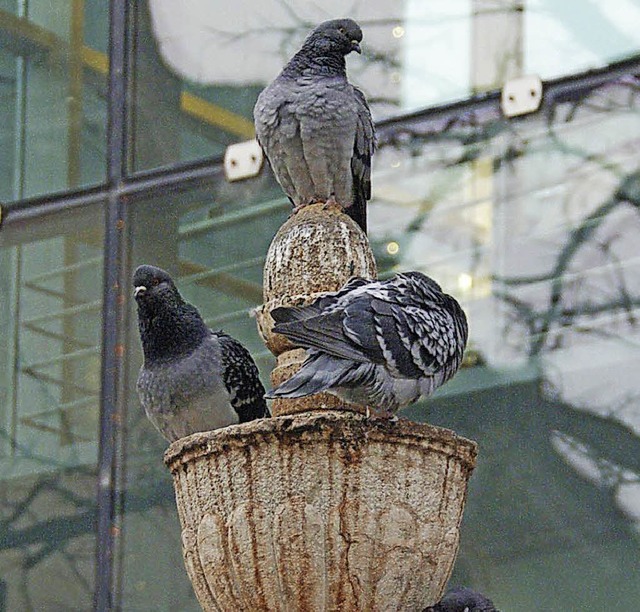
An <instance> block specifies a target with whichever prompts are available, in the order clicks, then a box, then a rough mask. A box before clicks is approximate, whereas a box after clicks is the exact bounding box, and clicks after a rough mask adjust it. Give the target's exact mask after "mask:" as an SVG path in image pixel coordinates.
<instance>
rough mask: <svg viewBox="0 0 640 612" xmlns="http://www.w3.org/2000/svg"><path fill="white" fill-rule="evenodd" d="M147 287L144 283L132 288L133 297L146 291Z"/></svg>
mask: <svg viewBox="0 0 640 612" xmlns="http://www.w3.org/2000/svg"><path fill="white" fill-rule="evenodd" d="M146 292H147V288H146V287H145V286H144V285H140V286H139V287H136V288H135V289H134V290H133V297H134V298H137V297H138V296H139V295H141V294H143V293H146Z"/></svg>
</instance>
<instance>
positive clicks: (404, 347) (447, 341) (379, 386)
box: [265, 272, 468, 417]
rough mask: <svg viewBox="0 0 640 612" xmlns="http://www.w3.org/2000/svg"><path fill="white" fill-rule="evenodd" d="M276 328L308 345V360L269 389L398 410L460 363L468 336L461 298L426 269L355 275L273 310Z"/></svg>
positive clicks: (426, 392) (275, 395)
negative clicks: (382, 277)
mask: <svg viewBox="0 0 640 612" xmlns="http://www.w3.org/2000/svg"><path fill="white" fill-rule="evenodd" d="M271 316H272V317H273V319H274V321H275V322H276V324H275V326H274V328H273V331H274V332H277V333H279V334H283V335H284V336H286V337H287V338H288V339H289V340H290V341H291V342H292V343H293V344H295V345H296V346H299V347H302V348H306V349H307V356H306V359H305V361H304V363H303V364H302V367H301V368H300V370H299V371H298V372H296V373H295V374H294V375H293V376H292V377H291V378H289V379H288V380H286V381H284V382H283V383H282V384H280V385H279V386H278V387H276V388H275V389H272V390H271V391H270V392H269V393H268V394H267V395H266V396H265V397H267V398H270V399H273V398H278V397H280V398H295V397H303V396H306V395H311V394H313V393H318V392H320V391H328V392H329V393H331V394H333V395H336V396H338V397H339V398H341V399H342V400H345V401H347V402H352V403H355V404H361V405H365V406H368V407H371V408H374V409H377V410H379V411H382V412H383V413H384V414H386V415H387V416H389V417H393V415H394V414H395V412H396V411H398V410H400V409H401V408H404V407H405V406H407V405H409V404H411V403H413V402H415V401H416V400H417V399H418V398H420V397H421V396H422V397H427V396H429V395H431V394H432V393H433V392H434V391H435V390H436V389H437V388H438V387H440V386H441V385H442V384H444V383H445V382H447V381H448V380H449V379H450V378H451V377H452V376H453V375H454V374H455V373H456V371H457V370H458V368H459V367H460V364H461V362H462V355H463V352H464V348H465V346H466V343H467V336H468V327H467V318H466V316H465V314H464V312H463V310H462V308H461V307H460V304H458V302H457V301H456V300H455V299H454V298H453V297H451V296H450V295H447V294H446V293H443V292H442V289H441V288H440V285H438V283H436V282H435V281H434V280H433V279H431V278H429V277H428V276H426V275H425V274H422V273H421V272H405V273H401V274H397V275H396V276H394V277H392V278H391V279H389V280H386V281H367V280H365V279H363V278H359V277H354V278H352V279H351V280H350V281H348V282H347V284H346V285H345V286H344V287H343V288H342V289H340V290H339V291H336V292H332V293H326V294H324V295H322V296H320V297H319V298H317V299H316V300H315V301H314V302H313V303H311V304H309V305H308V306H298V307H279V308H274V309H273V310H272V311H271Z"/></svg>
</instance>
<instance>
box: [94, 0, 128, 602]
mask: <svg viewBox="0 0 640 612" xmlns="http://www.w3.org/2000/svg"><path fill="white" fill-rule="evenodd" d="M127 16H128V12H127V0H111V16H110V35H109V40H110V49H109V88H108V92H109V93H108V126H107V182H108V186H109V199H108V202H107V210H106V219H105V221H106V226H105V245H104V253H105V257H104V281H103V282H104V293H103V320H102V354H103V359H102V409H101V413H100V445H99V454H98V492H97V503H98V525H97V552H96V585H95V596H94V609H95V610H98V611H100V612H102V611H104V610H112V609H114V607H115V598H116V593H115V571H114V562H115V557H116V555H115V550H116V536H117V533H118V532H119V528H118V526H117V524H116V520H117V513H118V504H119V494H118V479H117V475H118V471H119V453H118V448H119V440H120V432H121V428H120V426H119V423H120V421H121V419H120V413H119V405H120V403H121V396H122V388H123V373H124V367H123V359H124V349H123V343H122V338H123V333H124V322H125V304H126V300H125V299H124V291H125V290H126V289H125V288H126V281H125V279H124V278H123V277H124V272H125V265H124V258H125V255H126V239H125V236H126V234H125V232H126V230H127V218H126V213H127V211H126V207H125V206H124V203H123V199H122V198H121V197H120V187H121V184H122V180H123V178H124V174H125V155H126V148H125V145H126V142H127V140H126V139H127V137H126V110H127V109H126V92H127V80H126V79H127V70H126V67H127Z"/></svg>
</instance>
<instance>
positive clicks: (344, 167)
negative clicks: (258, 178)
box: [253, 19, 376, 232]
mask: <svg viewBox="0 0 640 612" xmlns="http://www.w3.org/2000/svg"><path fill="white" fill-rule="evenodd" d="M361 41H362V30H361V29H360V27H359V26H358V24H357V23H356V22H355V21H353V20H351V19H336V20H333V21H325V22H324V23H322V24H320V25H319V26H318V27H317V28H316V29H315V30H313V32H311V34H309V36H307V38H306V40H305V41H304V43H303V45H302V48H301V49H300V51H298V52H297V53H296V54H295V55H294V56H293V58H292V59H291V60H290V61H289V63H288V64H287V65H286V66H285V67H284V68H283V70H282V72H281V73H280V74H279V75H278V76H277V77H276V79H275V80H274V81H273V82H272V83H271V84H270V85H268V86H267V87H266V89H264V91H262V93H261V94H260V95H259V96H258V100H257V102H256V105H255V108H254V110H253V114H254V119H255V128H256V137H257V139H258V142H259V143H260V146H261V147H262V149H263V151H264V153H265V155H266V157H267V159H268V160H269V163H270V164H271V168H272V169H273V172H274V174H275V177H276V179H277V180H278V183H280V186H281V187H282V189H283V190H284V192H285V193H286V194H287V196H288V197H289V199H290V200H291V202H292V203H293V205H294V212H295V211H297V210H299V209H300V208H301V207H303V206H306V205H308V204H313V203H315V202H326V203H327V204H332V203H337V204H339V205H341V206H342V208H344V209H346V212H347V214H349V216H350V217H351V218H352V219H353V220H354V221H355V222H356V223H357V224H358V225H359V226H360V227H361V228H362V230H363V231H364V232H366V230H367V219H366V216H367V210H366V203H367V200H369V199H370V198H371V156H372V155H373V152H374V149H375V145H376V138H375V131H374V127H373V121H372V119H371V111H370V110H369V106H368V104H367V101H366V99H365V97H364V94H363V93H362V92H361V91H360V90H359V89H358V88H357V87H354V86H353V85H351V84H350V83H349V81H348V80H347V72H346V62H345V56H346V55H348V54H349V53H351V52H352V51H356V52H357V53H361V49H360V42H361Z"/></svg>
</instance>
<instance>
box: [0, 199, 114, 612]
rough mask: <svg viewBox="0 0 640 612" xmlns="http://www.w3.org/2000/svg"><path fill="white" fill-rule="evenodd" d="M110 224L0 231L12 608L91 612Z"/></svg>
mask: <svg viewBox="0 0 640 612" xmlns="http://www.w3.org/2000/svg"><path fill="white" fill-rule="evenodd" d="M102 225H103V223H102V214H101V212H100V211H99V210H97V209H96V208H94V209H92V210H83V211H78V210H76V211H75V212H74V213H73V216H72V215H70V214H57V215H54V216H50V217H46V218H45V219H43V220H42V221H34V222H27V223H25V224H24V225H22V226H20V227H17V224H14V225H10V226H8V227H4V228H3V229H2V231H1V232H0V294H1V295H2V300H0V311H1V312H0V344H1V345H2V347H3V349H2V351H0V474H1V476H0V478H2V484H1V485H0V521H1V522H2V529H1V530H0V567H1V568H2V569H1V570H0V574H1V575H2V581H3V582H2V588H3V590H4V597H5V599H4V600H3V605H4V606H5V607H2V609H7V610H28V609H33V610H63V609H64V610H71V609H77V610H87V609H89V608H90V607H91V602H92V598H93V581H94V572H95V563H94V557H95V545H96V541H95V534H94V530H95V519H96V503H95V495H96V461H97V433H98V415H99V410H100V397H99V393H100V364H101V359H100V356H101V347H100V344H101V333H100V330H101V319H102V317H101V308H102V300H101V298H102V240H103V236H102V229H101V228H102Z"/></svg>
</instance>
